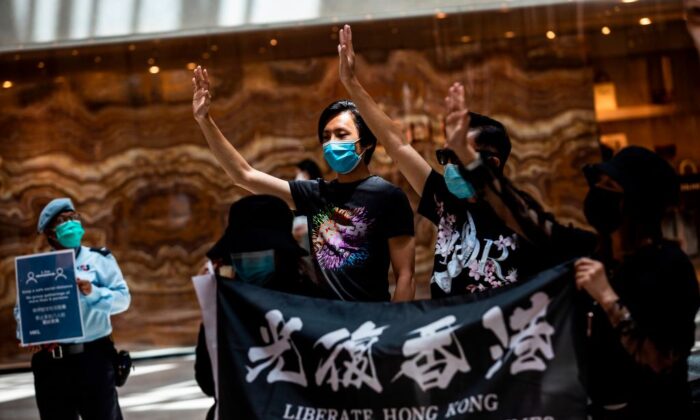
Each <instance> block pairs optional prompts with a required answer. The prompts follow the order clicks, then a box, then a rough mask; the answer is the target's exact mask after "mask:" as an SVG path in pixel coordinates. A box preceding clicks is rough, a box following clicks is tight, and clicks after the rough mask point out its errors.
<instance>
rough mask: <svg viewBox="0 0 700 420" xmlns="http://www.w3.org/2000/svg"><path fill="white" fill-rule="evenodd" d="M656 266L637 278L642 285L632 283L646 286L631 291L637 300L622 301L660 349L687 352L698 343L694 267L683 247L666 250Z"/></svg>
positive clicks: (696, 294)
mask: <svg viewBox="0 0 700 420" xmlns="http://www.w3.org/2000/svg"><path fill="white" fill-rule="evenodd" d="M656 266H657V268H656V270H655V271H656V272H655V273H653V274H652V273H649V274H648V275H647V276H643V277H646V279H645V278H643V277H642V278H641V279H638V283H641V284H639V285H636V284H635V285H630V286H629V288H630V289H631V288H632V287H634V286H637V287H638V288H643V289H644V290H643V291H639V292H637V291H632V292H631V293H637V296H635V297H637V299H635V300H634V301H632V299H630V301H629V302H626V301H625V300H624V299H623V303H625V304H626V306H627V307H628V308H629V310H630V312H631V314H632V317H633V318H634V319H635V321H637V323H638V324H639V327H640V329H641V330H643V331H644V332H645V333H646V334H647V335H648V337H649V338H650V339H651V340H652V341H653V342H654V344H656V346H657V347H658V348H659V350H661V351H667V352H676V353H679V354H683V355H687V352H688V350H690V348H691V347H693V344H694V342H695V314H696V313H697V311H698V301H699V300H700V297H699V296H698V282H697V278H696V276H695V269H694V268H693V265H692V263H691V262H690V260H688V258H687V257H686V256H685V255H684V254H682V251H680V250H673V251H670V252H669V251H666V254H665V255H664V256H663V257H662V258H660V261H658V262H657V263H656ZM652 308H653V309H652Z"/></svg>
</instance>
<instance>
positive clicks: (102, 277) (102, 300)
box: [81, 254, 131, 315]
mask: <svg viewBox="0 0 700 420" xmlns="http://www.w3.org/2000/svg"><path fill="white" fill-rule="evenodd" d="M96 266H97V267H96V270H97V273H96V276H97V282H96V283H95V284H91V285H90V287H89V289H88V288H86V287H81V292H82V293H83V294H84V295H85V301H86V302H87V304H88V305H90V306H92V307H93V308H95V309H97V310H99V311H103V312H108V313H109V314H111V315H114V314H118V313H120V312H124V311H126V310H127V309H128V308H129V305H130V304H131V295H130V294H129V287H128V286H127V285H126V281H124V276H123V275H122V271H121V270H120V269H119V265H118V264H117V260H115V259H114V256H113V255H112V254H108V255H106V256H104V258H102V259H100V260H98V262H96ZM87 283H88V284H89V283H90V282H87ZM86 292H88V293H86Z"/></svg>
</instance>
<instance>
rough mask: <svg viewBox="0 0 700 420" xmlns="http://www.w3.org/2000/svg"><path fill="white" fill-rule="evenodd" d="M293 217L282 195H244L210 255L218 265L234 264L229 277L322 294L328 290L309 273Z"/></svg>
mask: <svg viewBox="0 0 700 420" xmlns="http://www.w3.org/2000/svg"><path fill="white" fill-rule="evenodd" d="M293 218H294V216H293V214H292V211H291V210H290V209H289V207H288V206H287V204H285V202H284V201H282V200H281V199H280V198H277V197H274V196H271V195H264V194H263V195H253V196H248V197H244V198H241V199H240V200H238V201H236V202H235V203H233V204H232V205H231V208H230V209H229V216H228V225H227V226H226V230H225V231H224V234H223V235H222V236H221V238H220V239H219V240H218V241H217V242H216V243H215V244H214V246H213V247H212V248H211V249H210V250H209V252H207V257H208V258H209V259H210V260H211V261H212V262H214V265H215V266H217V267H222V266H223V267H225V266H231V267H232V270H230V271H229V273H230V274H228V276H231V275H233V276H234V278H235V279H237V280H240V281H245V282H248V283H254V284H257V285H260V286H264V287H267V288H269V289H274V290H279V291H282V292H287V293H294V294H301V295H307V296H322V295H323V292H324V289H322V288H321V287H320V286H318V285H316V284H314V283H312V282H311V281H310V279H309V277H308V275H307V274H306V271H307V268H306V267H305V266H304V263H303V259H302V257H304V256H306V255H308V252H306V250H305V249H303V248H301V247H300V246H299V244H298V243H297V241H296V240H295V239H294V236H293V235H292V221H293ZM219 274H220V273H219ZM224 274H226V273H224ZM224 277H226V275H224Z"/></svg>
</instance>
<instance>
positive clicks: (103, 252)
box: [90, 247, 112, 257]
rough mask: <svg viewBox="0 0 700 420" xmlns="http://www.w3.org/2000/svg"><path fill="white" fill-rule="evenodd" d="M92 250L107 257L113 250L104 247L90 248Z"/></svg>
mask: <svg viewBox="0 0 700 420" xmlns="http://www.w3.org/2000/svg"><path fill="white" fill-rule="evenodd" d="M90 251H92V252H97V253H98V254H101V255H102V256H103V257H106V256H107V255H109V254H111V253H112V251H110V250H109V249H107V248H105V247H102V248H90Z"/></svg>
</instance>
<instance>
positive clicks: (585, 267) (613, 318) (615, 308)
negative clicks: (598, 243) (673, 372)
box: [575, 258, 683, 373]
mask: <svg viewBox="0 0 700 420" xmlns="http://www.w3.org/2000/svg"><path fill="white" fill-rule="evenodd" d="M575 268H576V285H577V287H578V288H579V289H584V290H586V291H587V292H588V294H590V295H591V297H592V298H593V299H594V300H595V301H596V302H598V304H599V305H600V306H601V308H603V310H604V311H605V313H606V314H607V316H608V320H609V321H610V324H611V325H612V327H613V328H614V329H615V330H616V331H617V332H618V333H619V335H620V342H621V343H622V346H623V347H624V348H625V350H626V351H627V352H628V353H629V354H630V355H631V356H632V357H633V358H634V360H635V362H637V363H639V364H640V365H645V366H648V367H649V368H651V369H652V370H654V372H657V373H660V372H664V371H666V370H668V369H670V368H671V367H672V366H673V365H674V364H675V363H677V362H678V361H679V360H680V358H681V357H683V353H682V352H680V351H674V350H672V349H662V348H661V347H660V346H658V345H657V344H656V343H655V342H654V341H653V340H652V339H651V338H650V337H649V336H648V334H646V333H645V332H644V331H642V329H641V328H640V327H639V325H638V324H637V323H636V322H635V320H634V318H633V316H632V314H631V313H630V311H629V309H627V307H626V306H625V305H624V304H623V303H621V302H620V297H619V296H618V295H617V293H615V291H614V290H613V288H612V287H611V286H610V282H609V281H608V278H607V275H606V274H605V267H604V266H603V264H602V263H601V262H599V261H595V260H592V259H589V258H581V259H580V260H578V261H576V263H575ZM673 327H674V326H671V325H669V328H673Z"/></svg>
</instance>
